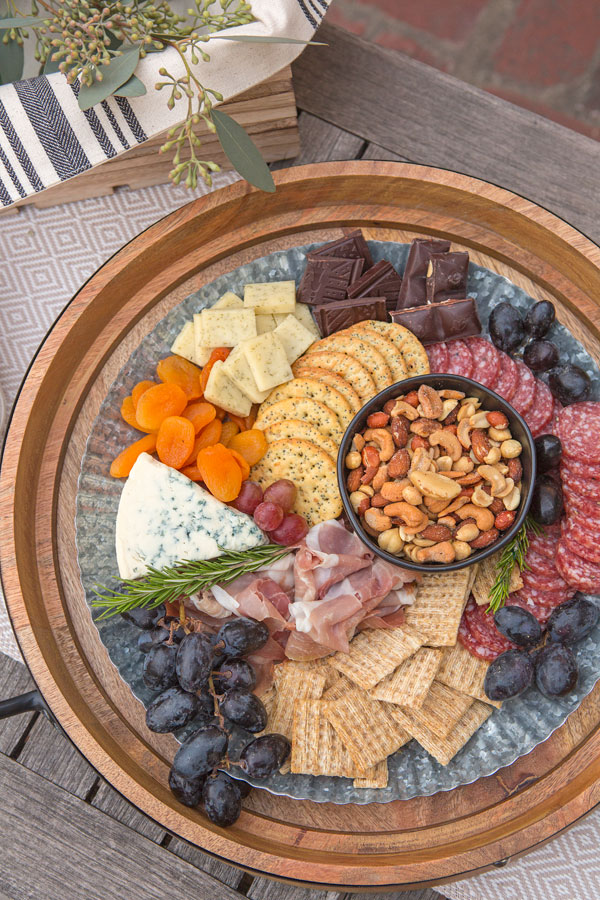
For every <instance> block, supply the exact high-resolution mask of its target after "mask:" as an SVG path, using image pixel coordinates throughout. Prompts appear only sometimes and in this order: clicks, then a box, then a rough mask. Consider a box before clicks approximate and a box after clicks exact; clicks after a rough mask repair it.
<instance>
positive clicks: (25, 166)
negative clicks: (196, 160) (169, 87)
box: [0, 0, 330, 206]
mask: <svg viewBox="0 0 600 900" xmlns="http://www.w3.org/2000/svg"><path fill="white" fill-rule="evenodd" d="M329 3H330V0H252V12H253V14H254V16H255V17H256V21H255V22H252V23H250V24H248V25H240V26H238V27H236V28H232V29H230V30H228V31H226V32H223V34H232V35H234V34H249V35H250V34H251V35H260V36H269V37H277V36H282V37H292V38H296V39H300V40H310V39H311V37H312V35H313V33H314V31H315V30H316V28H317V27H318V25H319V24H320V22H321V20H322V18H323V16H324V15H325V13H326V11H327V8H328V5H329ZM207 49H208V51H209V53H210V63H199V66H198V67H197V68H198V69H199V70H200V69H201V70H202V78H203V79H204V80H208V83H209V85H210V87H211V89H214V90H216V91H219V92H220V93H221V94H223V97H224V99H225V100H227V99H229V98H230V97H234V96H235V95H236V94H239V93H241V92H242V91H245V90H247V89H248V88H249V87H251V86H252V85H255V84H258V83H259V82H261V81H264V79H265V78H269V77H270V76H271V75H274V74H275V73H276V72H278V71H279V70H280V69H283V68H284V67H285V66H287V65H289V64H290V63H291V62H292V60H294V59H295V58H296V56H298V54H299V53H300V52H301V51H302V49H303V48H302V44H274V43H261V44H259V43H246V42H243V43H242V42H238V41H228V40H216V41H212V42H210V43H209V45H208V46H207ZM163 66H164V67H165V68H166V69H167V70H168V71H169V72H170V73H172V74H173V75H175V76H176V77H178V76H180V75H183V74H184V71H183V66H182V63H181V58H180V56H179V54H178V53H177V51H176V50H174V49H173V48H167V49H166V50H164V51H163V52H161V53H151V54H149V55H148V56H146V57H145V58H144V59H142V60H140V62H139V64H138V66H137V68H136V71H135V74H136V75H137V77H138V78H140V79H141V80H142V81H143V82H144V84H145V86H146V89H147V93H146V94H145V95H144V96H143V97H132V98H129V99H127V98H125V97H111V98H110V99H108V100H105V101H104V102H103V103H99V104H97V105H96V106H94V107H92V108H91V109H89V110H86V111H85V112H83V111H82V110H81V109H80V108H79V106H78V103H77V94H78V91H79V86H78V84H73V85H69V84H67V80H66V78H65V77H64V76H63V75H62V74H60V73H56V74H53V75H48V76H41V77H38V78H29V79H27V80H25V81H18V82H15V83H14V84H9V85H4V86H2V87H0V204H1V205H2V206H10V205H11V204H12V203H15V202H16V201H17V200H20V199H21V198H23V197H27V196H29V195H30V194H35V193H37V192H39V191H43V190H45V188H48V187H51V186H52V185H54V184H57V183H59V182H61V181H66V180H67V179H68V178H72V177H73V176H74V175H78V174H79V173H80V172H85V171H86V170H87V169H91V168H93V167H94V166H98V165H100V164H101V163H103V162H105V161H106V160H107V159H112V158H113V157H115V156H118V155H119V154H121V153H124V152H125V151H126V150H129V149H130V147H133V146H135V145H136V144H141V143H143V141H146V140H148V139H149V138H151V137H153V136H154V135H156V134H159V133H160V132H163V131H165V130H166V129H167V128H170V127H172V126H173V125H176V124H177V123H178V122H179V121H181V120H182V119H183V110H185V109H186V103H185V102H184V101H181V102H180V103H176V104H175V107H174V109H173V110H169V109H168V108H167V103H166V100H167V98H166V96H165V95H164V92H163V93H159V92H158V91H156V90H155V89H154V85H155V84H156V82H157V81H159V80H161V76H160V75H159V73H158V72H159V69H160V68H161V67H163ZM207 73H209V77H208V78H207Z"/></svg>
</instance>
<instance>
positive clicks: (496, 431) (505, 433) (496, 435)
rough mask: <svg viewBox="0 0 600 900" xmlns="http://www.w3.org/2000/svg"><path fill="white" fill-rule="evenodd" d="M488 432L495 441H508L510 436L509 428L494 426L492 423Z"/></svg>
mask: <svg viewBox="0 0 600 900" xmlns="http://www.w3.org/2000/svg"><path fill="white" fill-rule="evenodd" d="M488 434H489V436H490V437H491V438H493V439H494V440H495V441H509V440H510V439H511V438H512V434H511V433H510V429H509V428H494V426H493V425H492V426H491V427H490V429H489V431H488Z"/></svg>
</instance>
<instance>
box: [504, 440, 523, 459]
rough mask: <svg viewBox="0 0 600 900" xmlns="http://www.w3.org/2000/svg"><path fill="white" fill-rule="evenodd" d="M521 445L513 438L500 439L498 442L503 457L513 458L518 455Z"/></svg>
mask: <svg viewBox="0 0 600 900" xmlns="http://www.w3.org/2000/svg"><path fill="white" fill-rule="evenodd" d="M522 449H523V447H522V446H521V444H520V443H519V441H515V440H512V439H510V440H507V441H502V443H501V444H500V452H501V453H502V456H503V457H504V459H515V457H517V456H519V455H520V453H521V450H522Z"/></svg>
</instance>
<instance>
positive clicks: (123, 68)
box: [78, 47, 140, 110]
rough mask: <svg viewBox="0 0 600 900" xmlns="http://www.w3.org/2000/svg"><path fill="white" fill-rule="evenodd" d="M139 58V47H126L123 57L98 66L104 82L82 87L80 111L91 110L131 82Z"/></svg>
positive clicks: (115, 57)
mask: <svg viewBox="0 0 600 900" xmlns="http://www.w3.org/2000/svg"><path fill="white" fill-rule="evenodd" d="M139 58H140V48H139V47H126V48H125V49H124V50H122V52H121V56H114V57H113V58H112V59H111V61H110V62H109V63H108V64H107V65H105V66H98V69H97V71H98V72H101V73H102V81H94V82H93V84H91V85H90V86H88V85H86V84H82V85H81V90H80V91H79V97H78V100H79V107H80V109H83V110H86V109H90V108H91V107H92V106H95V105H96V103H102V101H103V100H106V98H107V97H110V96H111V94H114V93H115V91H116V90H117V88H120V87H121V85H123V84H125V82H126V81H129V79H130V78H131V76H132V75H133V72H134V69H135V67H136V66H137V64H138V60H139Z"/></svg>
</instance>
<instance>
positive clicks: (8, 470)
mask: <svg viewBox="0 0 600 900" xmlns="http://www.w3.org/2000/svg"><path fill="white" fill-rule="evenodd" d="M275 177H276V181H277V192H276V193H275V194H274V195H267V194H262V193H260V192H258V191H255V190H253V189H251V188H250V187H249V186H248V185H247V184H246V183H244V182H238V183H237V184H234V185H232V186H231V187H228V188H226V189H225V190H222V191H218V192H216V193H214V194H211V195H209V196H208V197H206V198H203V199H200V200H196V201H194V202H193V203H190V204H189V205H188V206H186V207H184V208H183V209H181V210H178V211H177V212H174V213H173V214H172V215H170V216H168V217H167V218H165V219H163V220H162V221H160V222H158V223H157V224H156V225H154V226H152V227H151V228H149V229H148V231H146V232H144V233H143V234H142V235H140V236H139V237H137V238H136V239H135V240H134V241H132V242H131V243H130V244H128V245H127V246H126V247H124V248H123V249H122V250H121V251H120V252H119V253H117V254H116V255H115V256H114V257H113V258H112V259H111V260H109V262H107V263H106V264H105V265H104V266H103V267H102V268H101V269H100V270H99V271H98V272H97V273H96V274H95V275H94V276H93V277H92V278H91V279H90V281H88V283H87V284H86V285H85V286H84V287H83V288H82V289H81V291H80V292H79V293H78V294H77V296H76V297H75V298H74V299H73V301H72V302H71V304H70V305H69V307H68V308H67V309H66V311H65V312H64V314H63V315H62V316H61V318H60V319H59V320H58V322H57V323H56V325H55V326H54V328H53V329H52V331H51V332H50V334H49V335H48V337H47V339H46V341H45V343H44V344H43V346H42V348H41V349H40V351H39V352H38V354H37V356H36V359H35V360H34V362H33V365H32V367H31V369H30V371H29V374H28V376H27V378H26V380H25V383H24V385H23V387H22V390H21V393H20V396H19V398H18V402H17V405H16V408H15V411H14V414H13V418H12V422H11V425H10V430H9V434H8V439H7V444H6V451H5V456H4V464H3V470H2V478H1V483H0V487H1V495H0V503H1V509H0V513H1V531H0V546H1V547H2V563H3V580H4V589H5V594H6V600H7V603H8V607H9V611H10V615H11V618H12V621H13V624H14V626H15V630H16V632H17V636H18V639H19V643H20V645H21V648H22V650H23V653H24V655H25V658H26V660H27V663H28V665H29V667H30V669H31V671H32V674H33V676H34V678H35V679H36V681H37V683H38V685H39V687H40V688H41V690H42V692H43V694H44V697H45V699H46V700H47V702H48V703H49V705H50V707H51V708H52V710H53V712H54V714H55V715H56V717H57V719H58V720H59V722H60V724H61V725H62V727H63V728H64V729H65V731H66V732H67V734H68V735H69V736H70V737H71V739H72V740H73V741H74V743H75V744H76V745H77V747H78V748H79V749H80V750H81V751H82V752H83V753H84V754H85V756H86V757H87V758H88V760H89V761H90V762H91V763H92V764H93V765H94V766H95V767H96V768H97V770H98V771H99V772H100V773H101V774H102V775H103V776H104V777H105V778H107V779H108V781H109V782H111V784H112V785H114V787H115V788H117V789H118V790H119V791H121V793H123V794H124V795H125V796H126V797H127V798H128V799H129V800H131V801H132V802H133V803H135V804H136V805H137V806H138V807H139V808H140V809H142V810H143V811H144V812H145V813H147V814H148V815H150V816H152V817H153V818H154V819H156V820H157V821H158V822H160V823H161V825H163V826H164V827H165V828H167V829H169V830H170V831H172V832H174V833H175V834H177V835H179V836H181V837H183V838H185V839H186V840H188V841H190V842H192V843H194V844H196V845H198V846H199V847H201V848H202V849H203V850H206V851H207V852H209V853H211V854H214V855H216V856H219V857H221V858H222V859H224V860H227V861H229V862H231V863H234V864H236V865H239V866H242V867H244V868H246V869H248V870H249V871H252V872H256V873H260V874H264V875H271V876H275V877H278V878H280V879H289V880H293V881H296V882H299V883H302V884H304V885H307V886H308V885H310V886H323V887H336V888H345V889H358V890H360V889H369V888H371V889H373V890H375V889H379V890H381V889H382V888H383V887H386V888H390V889H391V888H396V887H408V886H417V885H420V886H423V885H426V884H435V883H440V882H442V881H444V880H449V879H452V878H456V877H460V876H464V875H465V874H468V873H472V872H475V871H479V870H482V869H484V868H486V867H488V866H490V865H491V864H493V863H496V862H498V861H500V860H503V859H506V858H507V857H512V856H514V855H515V854H517V853H522V852H524V851H525V850H527V849H531V848H532V847H534V846H536V845H539V844H540V843H541V842H543V841H546V840H548V839H549V838H550V837H552V836H553V835H555V834H556V833H557V832H559V831H560V830H561V829H563V828H566V827H567V826H569V825H571V824H572V823H573V822H574V821H576V820H577V819H578V818H580V817H581V816H582V815H584V814H585V813H587V812H588V811H589V810H590V809H591V808H592V807H593V806H594V805H595V804H596V803H597V802H598V797H599V794H598V790H599V787H600V731H599V728H598V725H599V722H600V688H598V689H596V690H595V691H594V692H593V693H592V694H591V695H590V696H589V697H588V698H587V699H586V700H585V701H584V702H583V704H582V706H581V707H580V709H579V710H577V712H575V713H573V715H571V717H570V718H569V720H568V722H567V723H566V724H565V725H564V726H563V727H562V728H560V729H559V730H558V731H557V732H555V734H554V735H553V736H552V737H551V738H550V739H549V740H548V741H546V742H545V743H544V744H542V745H540V746H539V747H537V748H536V749H535V750H534V751H533V752H532V753H530V754H529V755H528V756H526V757H524V758H522V759H520V760H518V761H517V762H516V763H514V764H513V765H512V766H510V767H508V768H506V769H503V770H502V771H500V772H499V773H497V774H496V775H494V776H491V777H489V778H485V779H481V780H479V781H478V782H476V783H475V784H471V785H468V786H465V787H461V788H459V789H457V790H454V791H452V792H449V793H440V794H437V795H435V796H433V797H424V798H417V799H414V800H410V801H404V802H402V801H398V802H395V803H391V804H387V805H379V804H372V805H370V806H362V807H361V806H358V807H357V806H352V807H347V806H346V807H343V806H334V805H332V804H316V803H310V802H299V801H294V800H289V799H286V798H284V797H274V796H272V795H270V794H268V793H266V792H265V791H253V792H252V794H251V795H250V797H249V799H248V801H247V802H246V804H245V810H244V812H243V814H242V816H241V818H240V819H239V821H238V822H237V824H236V825H235V826H234V827H233V828H230V829H228V830H221V829H219V828H216V827H212V826H210V824H209V823H207V821H206V819H205V818H204V817H203V816H202V814H201V813H200V812H197V811H194V810H189V809H186V808H185V807H182V806H180V805H179V804H177V802H176V801H175V800H174V798H173V797H172V796H171V794H170V792H169V790H168V788H167V772H168V765H169V760H170V759H172V755H173V752H174V746H175V741H174V738H172V736H160V735H153V734H151V733H150V732H149V731H148V730H147V729H146V727H145V725H144V715H143V709H142V707H141V705H140V704H139V703H138V701H136V700H135V699H134V698H133V697H132V695H131V692H130V690H129V688H128V687H127V685H126V684H124V682H122V681H121V679H120V677H119V676H118V674H117V673H116V670H115V669H114V668H113V666H112V664H111V663H110V662H109V659H108V656H107V654H106V651H105V649H104V647H103V646H102V645H101V644H100V641H99V639H98V635H97V632H96V629H95V627H94V625H93V624H92V621H91V619H90V616H89V612H88V609H87V607H86V605H85V600H84V595H83V591H82V588H81V584H80V582H79V575H78V569H77V561H76V550H75V540H74V537H75V536H74V518H75V495H76V490H77V476H78V473H79V466H80V461H81V457H82V453H83V450H84V445H85V440H86V437H87V435H88V433H89V430H90V426H91V423H92V421H93V420H94V417H95V416H96V414H97V412H98V409H99V406H100V404H101V402H102V400H103V398H104V396H105V394H106V392H107V389H108V387H109V386H110V384H111V382H112V380H113V379H114V377H115V376H116V374H117V372H118V371H119V369H120V367H121V365H122V364H123V362H124V361H125V360H126V359H127V358H128V356H129V354H130V353H131V351H132V350H133V349H134V348H135V347H136V346H137V344H138V343H139V342H140V340H141V339H142V338H143V336H144V335H145V334H146V333H147V332H148V331H149V330H150V329H151V328H152V327H153V326H154V325H155V323H156V322H157V321H158V320H159V319H160V318H161V317H162V316H163V315H164V314H165V313H166V312H167V310H169V309H170V308H171V307H172V306H173V305H174V304H176V303H178V302H179V301H180V300H181V299H183V298H184V297H185V296H187V295H188V294H189V293H190V292H191V291H193V290H195V289H197V288H199V287H201V286H202V285H203V284H206V283H207V282H210V281H212V280H213V279H214V278H215V277H217V276H218V275H221V274H224V273H227V272H228V271H230V270H231V269H232V268H234V267H236V266H238V265H241V264H242V263H244V262H247V261H249V260H251V259H254V258H256V257H259V256H263V255H264V254H266V253H269V252H271V251H273V250H280V249H285V248H287V247H292V246H294V245H297V244H302V243H306V242H308V241H311V240H327V239H331V238H334V237H337V236H339V235H340V234H341V229H342V228H345V227H357V226H360V227H361V228H363V230H364V233H365V236H366V237H367V238H375V239H380V240H397V241H409V240H410V239H411V238H413V237H415V236H420V235H432V236H436V237H445V238H448V239H450V240H451V241H452V243H453V245H454V248H455V249H467V250H468V251H469V252H470V254H471V258H472V260H473V261H474V262H477V263H480V264H482V265H484V266H487V267H489V268H490V269H492V270H494V271H496V272H499V273H501V274H503V275H506V276H507V277H508V278H510V279H511V280H512V281H514V282H515V283H517V284H519V285H521V286H522V287H524V288H525V289H526V290H527V291H528V292H529V293H530V294H531V295H532V296H533V297H536V298H543V297H549V298H550V299H551V300H552V301H553V302H554V303H555V304H556V307H557V313H558V318H559V319H560V320H561V321H562V322H564V323H565V324H566V325H568V327H569V328H570V329H571V331H572V332H573V333H574V334H576V336H577V337H578V338H579V339H580V340H581V341H582V343H583V344H584V345H585V346H586V348H587V349H588V350H589V351H590V353H591V354H592V355H594V356H595V358H596V359H597V360H598V359H599V358H600V353H599V349H600V344H599V342H598V338H599V337H600V334H599V323H600V314H599V309H598V303H599V300H600V250H599V249H598V248H597V247H596V246H595V245H593V244H591V243H590V241H589V240H587V239H586V238H585V237H583V236H582V235H581V234H579V233H578V232H577V231H575V230H574V229H573V228H571V227H570V226H569V225H567V224H566V223H565V222H562V221H561V220H560V219H557V218H556V217H555V216H553V215H552V214H550V213H549V212H547V211H545V210H543V209H540V208H539V207H538V206H535V205H534V204H533V203H530V202H529V201H527V200H524V199H522V198H521V197H518V196H515V195H514V194H511V193H509V192H507V191H504V190H501V189H500V188H497V187H494V186H492V185H490V184H487V183H485V182H481V181H477V180H475V179H473V178H467V177H464V176H462V175H458V174H455V173H451V172H446V171H442V170H439V169H431V168H426V167H421V166H412V165H404V164H399V163H379V162H370V161H369V162H367V161H363V162H344V163H325V164H319V165H312V166H306V167H302V168H296V169H286V170H283V171H280V172H278V173H277V174H276V176H275Z"/></svg>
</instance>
